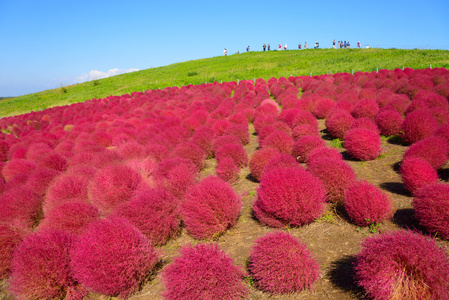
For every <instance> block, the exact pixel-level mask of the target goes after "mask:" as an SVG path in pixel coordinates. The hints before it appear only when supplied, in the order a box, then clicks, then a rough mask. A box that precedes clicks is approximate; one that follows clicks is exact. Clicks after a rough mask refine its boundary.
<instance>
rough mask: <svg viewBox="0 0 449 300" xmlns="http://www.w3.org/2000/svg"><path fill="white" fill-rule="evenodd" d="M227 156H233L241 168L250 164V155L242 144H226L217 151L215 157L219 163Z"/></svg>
mask: <svg viewBox="0 0 449 300" xmlns="http://www.w3.org/2000/svg"><path fill="white" fill-rule="evenodd" d="M227 157H230V158H232V160H233V161H234V163H235V164H236V165H237V166H238V167H240V168H244V167H246V166H247V165H248V155H247V154H246V151H245V149H244V148H243V146H242V145H239V144H226V145H223V146H221V147H220V148H218V149H217V150H216V151H215V158H216V159H217V162H218V163H220V162H221V161H222V160H223V159H225V158H227Z"/></svg>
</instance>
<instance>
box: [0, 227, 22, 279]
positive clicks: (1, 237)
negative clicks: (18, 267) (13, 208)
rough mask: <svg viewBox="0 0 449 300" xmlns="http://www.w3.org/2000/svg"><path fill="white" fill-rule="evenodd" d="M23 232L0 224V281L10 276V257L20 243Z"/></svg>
mask: <svg viewBox="0 0 449 300" xmlns="http://www.w3.org/2000/svg"><path fill="white" fill-rule="evenodd" d="M23 235H24V232H22V231H20V230H17V229H15V228H12V227H11V226H9V225H7V224H0V279H3V278H6V277H8V276H9V275H10V270H9V268H10V265H11V260H12V255H13V253H14V250H15V249H16V247H17V245H19V243H20V242H21V241H22V238H23Z"/></svg>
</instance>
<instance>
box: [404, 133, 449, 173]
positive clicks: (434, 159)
mask: <svg viewBox="0 0 449 300" xmlns="http://www.w3.org/2000/svg"><path fill="white" fill-rule="evenodd" d="M409 157H420V158H423V159H424V160H426V161H427V162H428V163H429V164H430V165H431V166H432V167H433V168H434V169H435V170H437V169H439V168H440V167H442V166H443V165H444V164H445V163H446V161H447V159H448V144H447V143H446V141H445V140H444V138H442V137H438V136H429V137H427V138H424V139H422V140H420V141H419V142H416V143H415V144H413V145H411V146H410V147H409V148H408V149H407V151H405V153H404V159H405V158H409Z"/></svg>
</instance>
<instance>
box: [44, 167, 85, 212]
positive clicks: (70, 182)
mask: <svg viewBox="0 0 449 300" xmlns="http://www.w3.org/2000/svg"><path fill="white" fill-rule="evenodd" d="M88 183H89V178H87V176H81V175H75V172H66V173H63V174H61V175H60V176H58V177H56V178H55V179H54V180H53V182H52V183H51V184H50V185H49V187H48V190H47V193H46V195H45V199H44V205H43V210H44V213H46V212H47V211H49V210H50V209H52V208H54V207H56V206H58V205H60V204H62V203H64V202H71V201H85V202H87V185H88Z"/></svg>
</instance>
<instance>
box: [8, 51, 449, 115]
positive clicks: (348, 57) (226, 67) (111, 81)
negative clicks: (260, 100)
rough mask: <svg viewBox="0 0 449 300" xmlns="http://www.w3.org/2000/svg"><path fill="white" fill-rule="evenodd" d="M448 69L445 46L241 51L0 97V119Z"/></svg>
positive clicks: (448, 61) (447, 52)
mask: <svg viewBox="0 0 449 300" xmlns="http://www.w3.org/2000/svg"><path fill="white" fill-rule="evenodd" d="M430 65H432V67H433V68H436V67H443V68H449V51H447V50H401V49H374V48H372V49H338V50H334V49H317V50H315V49H309V50H300V51H299V50H288V51H269V52H268V51H267V52H247V53H241V54H234V55H229V56H220V57H213V58H206V59H199V60H194V61H187V62H182V63H176V64H172V65H168V66H164V67H159V68H152V69H147V70H142V71H138V72H133V73H127V74H122V75H117V76H114V77H109V78H105V79H100V80H94V81H90V82H85V83H81V84H76V85H70V86H65V87H61V88H58V89H54V90H46V91H43V92H40V93H35V94H29V95H24V96H20V97H15V98H9V99H3V100H0V117H5V116H10V115H17V114H22V113H26V112H30V111H37V110H42V109H45V108H49V107H53V106H60V105H67V104H71V103H76V102H82V101H86V100H89V99H93V98H104V97H107V96H110V95H123V94H126V93H130V92H134V91H143V90H148V89H157V88H164V87H167V86H175V85H177V86H182V85H189V84H201V83H204V82H213V81H218V82H221V81H223V82H225V81H237V80H244V79H254V78H264V79H268V78H271V77H276V78H277V77H281V76H284V77H288V76H291V75H294V76H299V75H310V74H312V75H320V74H329V73H340V72H348V73H352V72H353V71H354V72H356V71H366V72H370V71H375V70H376V69H377V68H379V69H395V68H403V67H406V68H407V67H408V68H413V69H424V68H428V67H429V66H430Z"/></svg>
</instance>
